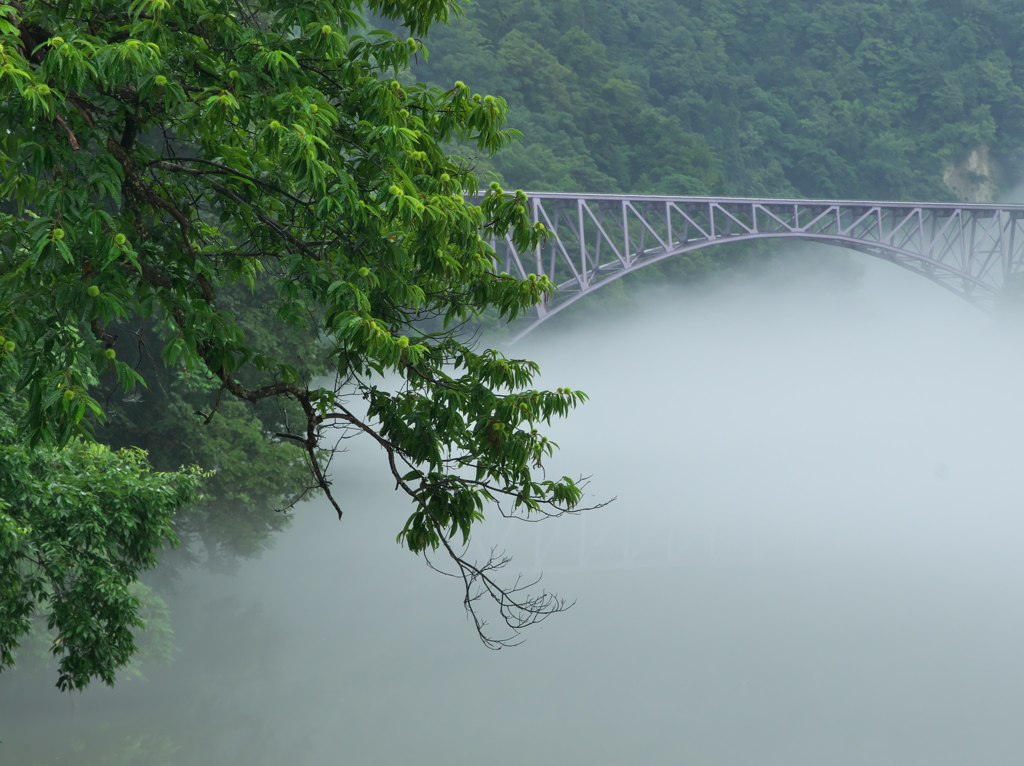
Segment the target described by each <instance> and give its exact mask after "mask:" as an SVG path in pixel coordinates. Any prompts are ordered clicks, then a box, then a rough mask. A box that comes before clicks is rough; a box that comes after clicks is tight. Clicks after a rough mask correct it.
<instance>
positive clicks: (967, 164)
mask: <svg viewBox="0 0 1024 766" xmlns="http://www.w3.org/2000/svg"><path fill="white" fill-rule="evenodd" d="M1001 176H1002V169H1001V168H1000V167H999V164H998V163H997V162H996V161H995V160H994V159H992V157H991V155H990V154H989V151H988V147H987V146H985V145H982V146H979V147H978V148H977V149H975V150H974V151H973V152H971V153H970V155H969V156H968V157H967V159H965V160H963V161H962V162H958V163H957V164H955V165H952V164H950V165H947V166H946V170H945V172H944V173H943V174H942V180H943V182H944V183H945V184H946V186H948V187H949V188H950V189H952V190H953V193H954V194H956V196H957V198H958V199H959V200H960V201H961V202H992V201H993V200H995V198H996V197H997V196H998V194H999V191H1000V181H1001Z"/></svg>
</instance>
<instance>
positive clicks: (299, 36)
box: [0, 0, 585, 677]
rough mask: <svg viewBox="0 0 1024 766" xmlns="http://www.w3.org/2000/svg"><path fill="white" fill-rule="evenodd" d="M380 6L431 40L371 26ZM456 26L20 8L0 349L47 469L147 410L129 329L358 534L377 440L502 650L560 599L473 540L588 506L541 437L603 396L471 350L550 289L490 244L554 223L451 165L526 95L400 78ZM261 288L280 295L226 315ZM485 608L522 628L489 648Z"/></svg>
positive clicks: (424, 541) (421, 14)
mask: <svg viewBox="0 0 1024 766" xmlns="http://www.w3.org/2000/svg"><path fill="white" fill-rule="evenodd" d="M364 10H365V11H368V12H370V13H373V14H377V15H379V16H383V17H386V18H388V19H393V20H397V21H400V22H401V23H402V25H403V26H404V27H405V28H406V29H407V30H408V31H409V33H410V34H411V35H413V37H410V38H408V39H402V38H401V37H398V36H395V35H392V34H390V33H387V32H382V31H366V27H365V25H364V22H363V20H362V18H361V16H360V14H361V12H363V11H364ZM456 10H457V7H456V6H454V5H453V4H452V3H451V2H450V0H366V2H365V3H364V2H361V0H284V1H283V2H282V1H280V0H275V2H268V1H267V0H254V1H252V2H245V3H242V2H234V1H233V0H183V1H182V2H178V3H170V2H167V0H136V1H135V2H132V3H120V2H110V1H109V0H61V2H59V3H57V4H51V3H47V2H42V1H37V0H19V1H18V2H13V0H12V2H11V4H9V5H0V35H2V37H0V169H2V172H0V183H2V185H0V200H2V201H3V204H4V205H5V209H4V210H3V211H2V216H0V333H2V334H3V335H4V336H5V340H6V342H7V343H8V345H9V349H8V350H7V352H6V353H5V355H4V359H3V364H5V365H8V367H9V369H10V371H11V374H12V375H13V376H14V377H15V378H16V384H15V387H16V390H17V392H18V395H19V396H20V397H21V398H22V399H23V400H24V402H25V407H24V409H23V410H22V411H20V412H19V414H18V417H17V418H16V420H17V434H18V438H19V439H20V440H22V442H21V443H24V444H25V445H27V447H28V448H29V449H33V450H41V449H56V450H60V449H65V450H66V449H68V445H69V444H74V443H75V441H74V440H75V439H78V438H88V437H89V435H90V433H92V431H91V430H90V429H91V428H93V421H101V420H102V419H103V417H104V414H105V406H104V405H103V404H101V402H100V401H99V398H100V397H99V389H98V388H97V387H96V386H91V385H90V383H91V381H92V377H91V376H96V378H97V380H98V381H99V382H100V383H102V382H103V381H109V380H116V382H117V384H118V385H120V386H121V387H122V388H123V389H124V390H125V391H126V392H136V391H137V390H139V387H144V386H146V385H147V383H148V382H150V381H147V379H146V378H144V377H143V375H142V374H141V372H140V370H141V369H142V368H141V367H139V365H131V364H128V363H126V362H125V361H124V360H123V359H122V358H121V357H119V356H118V353H117V349H116V348H115V345H116V344H117V343H118V336H120V335H124V334H125V333H126V332H128V333H130V340H131V343H132V344H133V345H135V346H137V347H139V348H144V349H145V351H146V353H147V354H148V355H150V356H153V357H158V358H159V359H161V360H162V363H163V364H164V365H166V366H168V367H170V368H173V369H174V370H175V371H176V375H177V377H178V378H179V379H185V378H187V379H188V380H190V381H193V382H194V383H195V384H196V385H195V390H194V391H193V393H195V391H200V392H202V389H205V395H206V407H205V408H204V409H203V410H202V412H201V417H202V418H203V420H204V422H206V423H213V422H214V421H215V420H216V419H217V418H218V417H219V412H220V410H222V409H227V408H228V406H229V405H228V402H229V401H231V400H234V401H237V402H241V403H245V404H247V405H249V406H251V407H254V408H260V412H261V415H260V417H261V423H263V424H264V425H263V430H264V432H265V433H264V436H265V437H266V438H268V439H270V440H271V441H273V442H277V443H282V444H284V443H290V444H293V445H295V446H297V447H298V448H299V449H300V450H301V453H300V454H301V455H302V456H303V457H304V459H305V461H306V465H307V468H308V470H309V473H310V476H311V479H312V480H311V484H312V486H313V487H314V488H315V489H317V490H319V491H322V492H323V493H324V494H325V495H326V497H327V498H328V499H329V500H330V502H331V503H332V504H333V506H334V508H335V509H336V511H337V513H338V516H339V517H340V516H341V515H342V510H343V508H342V506H343V503H344V498H343V497H342V496H339V495H338V494H337V493H336V492H334V491H333V489H332V485H331V480H330V475H329V472H328V466H329V464H330V461H331V459H332V457H334V456H335V453H336V450H335V449H334V445H335V444H336V439H339V438H347V437H349V436H354V435H361V436H365V437H367V438H369V439H371V440H372V441H374V442H376V443H377V444H378V445H380V447H382V448H383V451H384V454H385V455H386V460H387V462H388V466H389V468H390V470H391V473H392V475H393V478H394V481H395V485H396V487H397V489H399V490H400V491H402V492H404V493H405V494H406V495H407V496H408V498H409V500H410V502H411V505H412V513H411V515H410V516H409V518H408V520H407V522H406V523H405V526H404V527H403V528H402V529H401V531H400V533H399V535H398V539H399V541H400V542H401V543H402V544H404V545H405V546H406V547H408V548H409V549H410V550H411V551H413V552H415V553H423V554H424V555H427V554H430V553H431V552H434V551H439V552H442V553H444V554H446V555H447V556H448V557H449V558H448V560H449V561H450V562H451V563H452V567H451V569H447V570H446V571H447V572H448V573H450V574H452V575H454V576H455V577H458V578H459V579H460V580H461V581H462V585H463V590H464V603H465V606H466V608H467V610H468V611H469V613H470V614H471V615H472V616H473V618H474V620H475V624H476V626H477V629H478V631H479V633H480V635H481V637H482V638H483V640H484V641H485V643H486V644H487V645H488V646H492V647H498V646H503V645H506V644H508V643H510V642H514V641H515V637H516V636H517V635H518V631H519V630H520V629H521V628H523V627H524V626H526V625H529V624H531V623H534V622H536V621H537V620H539V619H543V618H544V617H545V616H547V615H549V614H551V613H552V612H555V611H559V610H560V609H562V608H564V602H563V601H562V600H560V599H558V598H557V597H555V596H553V595H552V594H549V593H547V592H541V593H540V594H533V595H531V594H527V593H526V592H525V591H524V590H523V589H522V588H520V587H519V586H518V585H517V584H513V585H512V586H505V585H502V584H501V583H500V582H499V581H498V580H497V579H496V577H495V570H496V569H497V568H499V567H500V566H502V565H503V564H504V563H505V561H506V559H504V558H503V557H501V556H492V557H491V558H490V559H489V560H488V561H485V562H483V563H476V562H473V561H470V560H468V559H467V558H466V557H465V555H464V553H463V548H462V543H464V542H465V541H466V540H467V539H468V536H469V534H470V531H471V528H472V525H473V524H474V523H475V522H478V521H480V520H481V519H482V518H483V512H484V509H485V507H488V505H489V504H495V505H496V507H498V508H499V509H500V510H501V511H502V512H503V513H506V514H509V515H517V514H521V515H535V514H559V513H564V512H568V511H574V510H578V509H579V503H580V499H581V494H582V493H581V487H580V484H579V483H578V482H577V481H574V480H572V479H570V478H568V477H562V478H559V479H550V478H547V477H546V476H545V474H544V472H543V461H544V460H545V459H546V458H547V457H548V456H550V455H551V454H552V452H553V449H554V446H555V445H554V444H553V443H552V442H551V441H550V440H548V439H547V438H546V437H545V436H543V435H542V434H541V433H540V431H539V430H538V427H539V426H541V425H543V424H545V423H549V422H550V420H551V418H553V417H556V416H563V415H565V414H566V413H567V412H568V411H569V410H571V409H572V408H573V407H575V406H576V405H578V404H579V403H580V402H582V401H584V399H585V395H584V394H582V393H581V392H577V391H573V390H570V389H558V390H557V391H538V390H533V389H532V388H531V387H530V386H531V383H532V381H533V379H534V377H535V375H536V374H537V371H538V369H537V366H536V365H535V364H534V363H532V362H530V361H527V360H521V359H508V358H506V357H505V356H503V355H502V354H500V353H498V352H496V351H493V350H489V349H485V350H480V349H478V347H477V346H476V345H474V343H472V342H470V340H469V339H468V338H471V337H472V336H471V335H470V336H468V337H467V335H466V334H465V332H464V326H465V324H466V323H467V322H469V321H470V320H472V319H474V318H475V317H478V316H480V315H481V314H484V313H486V312H490V313H492V314H494V315H497V316H498V317H500V318H503V319H514V318H515V317H516V316H517V315H518V314H519V313H520V312H522V311H523V310H525V309H527V308H528V307H530V306H532V305H534V304H536V303H537V302H539V301H541V300H543V298H544V297H545V295H547V294H549V293H550V292H551V290H552V289H553V288H552V285H551V284H550V283H549V282H548V281H547V280H546V279H545V278H544V277H530V278H529V279H526V280H516V279H514V278H512V277H510V276H508V275H506V274H501V273H496V269H495V260H494V257H493V256H494V254H493V251H492V249H491V247H490V246H489V245H488V239H489V238H490V237H501V236H505V235H506V234H507V235H509V236H511V238H512V239H513V241H514V242H515V243H516V245H517V246H518V247H519V248H521V249H523V248H529V247H532V246H534V245H535V244H536V243H537V242H538V240H539V239H540V238H542V237H543V236H544V234H545V232H544V229H543V227H542V226H539V225H533V224H531V222H530V220H529V217H528V214H527V207H526V204H525V203H526V198H525V196H524V194H523V193H522V192H515V193H512V194H510V193H505V192H504V191H503V190H502V189H501V188H500V187H499V186H498V185H497V184H492V185H491V187H490V188H487V189H485V190H483V191H482V193H481V190H480V187H479V182H478V179H477V177H476V175H475V173H474V170H473V167H472V165H471V164H470V163H469V162H467V161H465V160H463V159H462V158H460V157H459V156H457V155H453V154H450V153H448V151H446V147H448V146H450V145H452V144H453V143H455V142H461V143H464V144H469V145H473V146H476V147H477V148H478V149H479V150H480V151H481V152H483V153H484V154H490V153H493V152H495V151H496V150H498V149H499V148H501V147H502V146H504V145H506V144H508V143H509V142H510V141H511V140H512V139H513V138H515V135H516V134H515V133H514V132H512V131H506V130H503V124H504V120H505V113H506V104H505V102H504V101H503V100H502V99H500V98H495V97H492V96H480V95H478V94H472V93H471V92H470V90H469V89H468V88H467V87H466V86H465V85H464V84H463V83H461V82H456V83H455V84H454V85H453V86H452V87H450V88H448V89H446V90H439V89H434V88H428V87H426V86H422V85H415V86H403V85H401V84H400V83H399V82H398V81H397V80H396V79H394V77H393V75H396V74H397V73H399V72H401V71H402V70H403V69H404V68H405V67H406V66H407V64H408V63H409V60H410V57H411V56H414V55H422V56H426V50H425V49H424V48H423V47H422V43H421V42H420V41H419V39H418V37H419V36H421V35H423V34H424V33H425V32H426V30H427V29H428V28H429V27H430V26H431V25H432V24H434V23H437V22H444V21H446V20H447V19H448V17H449V14H451V13H452V12H453V11H456ZM239 286H243V287H245V288H246V289H248V290H249V291H250V293H251V294H252V295H253V296H256V295H260V296H263V297H261V299H260V300H251V301H239V300H237V299H233V298H231V297H230V296H232V295H237V292H238V288H239ZM254 312H255V313H256V316H257V318H256V319H255V320H254V319H253V313H254ZM260 322H262V323H263V324H264V326H265V325H266V323H267V322H272V323H273V324H274V325H276V326H282V327H290V328H293V329H297V330H299V331H301V332H303V333H306V334H308V336H310V337H314V338H316V340H317V343H318V347H319V353H320V355H321V362H322V364H323V365H324V367H325V369H326V370H327V371H329V375H328V376H327V380H328V383H326V384H322V383H320V382H318V381H322V380H323V378H319V379H314V378H313V376H312V375H311V374H310V373H309V370H308V369H303V368H301V367H300V366H298V365H296V364H294V363H293V362H292V361H291V360H290V359H289V358H288V356H287V354H285V353H282V352H281V350H280V349H278V348H276V346H275V344H273V343H270V342H267V336H268V333H257V332H254V331H253V330H252V329H251V328H252V327H253V326H254V325H255V324H259V323H260ZM269 335H270V336H272V335H273V333H269ZM120 342H121V343H122V344H123V343H124V339H123V338H122V340H121V341H120ZM132 395H134V394H133V393H132ZM139 406H145V402H144V401H143V402H142V403H140V404H139ZM430 560H431V561H436V560H434V559H430ZM481 599H483V600H481ZM488 600H489V601H490V603H492V605H493V606H494V607H495V608H496V610H497V612H498V614H500V617H501V619H502V620H503V621H504V623H505V625H507V626H508V628H509V629H510V630H511V632H506V633H501V634H493V633H491V632H490V631H489V629H488V628H486V618H485V617H484V615H483V613H482V612H481V611H480V606H481V605H482V604H483V603H485V602H487V601H488ZM97 672H98V671H97ZM101 677H103V676H102V675H101Z"/></svg>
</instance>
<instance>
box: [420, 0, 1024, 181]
mask: <svg viewBox="0 0 1024 766" xmlns="http://www.w3.org/2000/svg"><path fill="white" fill-rule="evenodd" d="M1022 40H1024V5H1022V4H1021V3H1020V2H1019V0H878V1H877V2H866V1H864V0H826V1H824V2H822V1H820V0H558V2H544V1H543V0H503V1H502V2H491V1H490V0H486V1H485V0H479V1H478V2H476V3H475V4H472V5H469V6H467V7H466V14H465V17H464V18H460V19H456V20H455V21H454V22H453V23H452V25H451V26H450V27H447V28H444V27H440V28H437V29H435V30H434V31H433V32H432V33H431V35H430V37H429V38H428V39H427V40H426V42H427V45H428V48H429V52H430V55H429V60H428V61H427V62H425V63H423V64H421V65H420V66H419V67H418V68H417V70H416V74H417V76H418V77H419V78H422V79H423V80H425V81H428V82H431V83H434V84H437V85H439V86H441V87H446V88H447V87H451V84H452V83H453V82H455V81H456V80H463V81H465V82H466V83H467V84H468V85H469V86H470V87H471V88H473V89H479V90H481V91H484V92H488V93H493V94H495V95H500V96H503V97H504V98H506V99H507V100H508V101H509V103H510V105H511V107H512V110H511V120H510V122H511V124H512V126H513V127H515V128H518V129H519V130H521V131H523V133H524V140H523V141H522V142H521V143H520V144H518V145H516V146H514V147H512V148H511V149H509V150H508V151H505V152H502V153H500V154H499V155H498V156H497V157H496V158H495V159H494V160H493V164H491V165H489V166H488V167H489V168H490V169H493V170H494V171H496V172H498V173H499V174H500V175H501V177H502V178H503V179H504V180H505V181H506V183H508V184H509V185H512V186H518V187H523V188H532V189H545V190H564V191H575V190H586V191H591V192H613V191H629V192H652V193H679V194H737V195H744V196H751V195H762V194H765V195H773V196H783V195H796V196H803V197H843V198H887V199H928V200H938V199H953V198H956V197H957V196H970V195H969V194H964V193H963V191H962V190H959V191H960V193H959V195H958V192H957V191H954V190H953V189H951V188H950V186H949V185H947V184H946V183H944V181H943V175H944V172H946V171H947V170H948V169H949V168H950V167H951V166H953V165H955V164H956V163H963V162H964V161H965V160H966V159H967V158H968V157H969V156H970V155H971V154H972V152H975V151H976V150H980V151H981V155H982V159H984V155H985V154H986V153H990V154H991V157H993V158H994V163H993V165H995V166H996V167H998V168H1001V169H1002V172H1001V173H1000V172H998V171H995V170H990V169H989V168H987V167H986V166H985V165H984V163H982V165H981V167H980V169H979V168H978V166H977V165H974V166H971V167H966V165H965V166H962V168H961V178H962V179H963V177H964V176H966V182H968V183H969V182H973V181H981V182H984V181H986V179H984V178H979V177H978V176H979V175H984V174H988V175H992V176H994V178H992V179H988V180H989V181H994V182H995V183H988V184H987V186H988V188H989V190H990V192H989V193H991V191H994V190H995V185H996V184H998V183H1000V182H1001V183H1002V185H1003V186H1004V187H1005V186H1006V185H1008V184H1010V183H1012V182H1014V181H1015V180H1016V177H1017V173H1018V170H1019V168H1020V165H1021V159H1022V154H1021V148H1022V141H1024V90H1022V88H1021V84H1022V83H1024V69H1022V67H1024V54H1022V50H1021V45H1022ZM977 158H978V154H977V153H976V154H975V159H977ZM947 180H948V178H947ZM953 185H954V186H956V184H955V183H954V184H953ZM985 185H986V184H982V186H985Z"/></svg>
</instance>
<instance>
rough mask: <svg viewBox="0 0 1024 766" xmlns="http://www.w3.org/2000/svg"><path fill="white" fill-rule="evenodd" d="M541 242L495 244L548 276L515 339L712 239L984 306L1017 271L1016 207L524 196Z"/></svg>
mask: <svg viewBox="0 0 1024 766" xmlns="http://www.w3.org/2000/svg"><path fill="white" fill-rule="evenodd" d="M528 196H529V200H530V203H529V204H530V214H531V216H532V219H533V221H535V222H540V223H543V224H544V225H545V226H546V227H547V228H548V229H550V230H551V232H552V233H553V235H554V236H552V237H551V238H550V239H549V240H548V242H547V243H546V244H544V245H542V246H540V247H538V248H537V249H536V250H534V251H526V252H520V251H518V250H516V248H515V247H514V246H513V244H512V242H511V241H510V240H509V239H508V238H506V239H505V240H502V241H496V242H494V243H493V244H494V246H495V252H496V253H497V256H498V260H499V268H501V269H502V270H503V271H505V272H506V273H508V274H511V275H513V276H517V277H526V276H528V275H529V274H531V273H532V274H537V275H541V274H543V275H545V276H547V277H548V278H549V279H550V280H551V281H552V282H554V283H555V284H556V285H558V292H557V293H556V294H555V295H554V296H552V298H551V299H550V300H549V301H548V302H546V303H545V304H543V305H541V306H538V307H537V308H536V309H534V312H533V313H532V314H531V315H529V316H528V317H527V318H526V319H525V320H523V322H522V324H521V329H520V331H519V333H518V335H517V336H516V337H517V338H521V337H522V336H524V335H526V334H527V333H528V332H530V331H531V330H533V329H534V328H536V327H538V326H539V325H540V324H541V323H543V322H544V321H546V320H547V319H550V318H551V317H552V316H554V315H555V314H557V313H558V312H559V311H561V310H562V309H564V308H566V307H568V306H570V305H572V304H573V303H575V302H576V301H578V300H579V299H580V298H582V297H584V296H585V295H589V294H590V293H592V292H594V291H596V290H598V289H600V288H601V287H603V286H604V285H607V284H608V283H610V282H613V281H615V280H616V279H618V278H619V277H622V276H624V275H626V274H629V273H630V272H633V271H637V270H638V269H642V268H643V267H645V266H648V265H650V264H652V263H657V262H658V261H661V260H664V259H666V258H671V257H672V256H675V255H680V254H682V253H688V252H692V251H694V250H699V249H701V248H704V247H709V246H711V245H715V244H718V243H720V242H741V241H744V240H753V239H796V240H808V241H811V242H819V243H822V244H826V245H836V246H839V247H845V248H849V249H851V250H857V251H859V252H862V253H867V254H868V255H872V256H875V257H877V258H882V259H884V260H887V261H891V262H892V263H895V264H897V265H899V266H902V267H903V268H906V269H909V270H910V271H913V272H915V273H917V274H920V275H921V276H923V277H927V278H928V279H931V280H932V281H934V282H937V283H938V284H940V285H942V286H943V287H945V288H947V289H948V290H951V291H953V292H954V293H956V294H957V295H959V296H961V297H962V298H965V299H966V300H968V301H970V302H972V303H974V304H976V305H979V306H981V307H982V308H988V307H990V306H991V305H992V304H993V303H994V300H995V298H996V296H997V295H998V294H999V292H1000V290H1002V288H1003V286H1004V285H1005V284H1007V282H1008V281H1009V280H1010V278H1011V277H1012V276H1013V275H1015V274H1018V273H1019V272H1021V271H1022V269H1024V205H1000V204H989V205H982V204H956V203H911V202H866V201H837V200H790V199H748V198H742V197H668V196H647V195H618V194H565V193H558V192H531V193H529V195H528Z"/></svg>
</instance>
